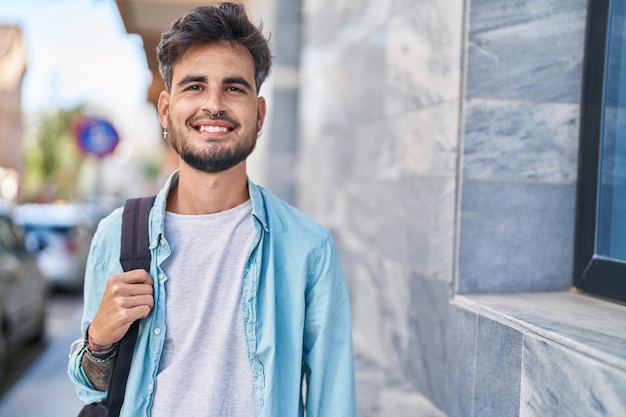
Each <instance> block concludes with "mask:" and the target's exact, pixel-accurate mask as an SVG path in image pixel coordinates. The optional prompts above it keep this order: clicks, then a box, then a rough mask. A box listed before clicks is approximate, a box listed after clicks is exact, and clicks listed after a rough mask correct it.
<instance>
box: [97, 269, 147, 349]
mask: <svg viewBox="0 0 626 417" xmlns="http://www.w3.org/2000/svg"><path fill="white" fill-rule="evenodd" d="M153 283H154V281H153V280H152V278H151V277H150V274H148V273H147V272H146V271H145V270H143V269H136V270H133V271H128V272H124V273H121V274H117V275H114V276H112V277H110V278H109V279H108V280H107V284H106V287H105V290H104V294H103V296H102V301H101V302H100V307H99V308H98V312H97V313H96V315H95V317H94V319H93V321H92V322H91V325H90V328H89V335H90V338H93V340H94V343H98V344H100V345H105V346H106V345H110V344H113V343H115V342H117V341H119V340H120V339H121V338H122V337H123V336H124V334H125V333H126V331H128V328H129V327H130V325H131V324H132V322H134V321H135V320H139V319H143V318H146V317H147V316H148V315H149V314H150V312H151V311H152V310H153V309H154V297H153Z"/></svg>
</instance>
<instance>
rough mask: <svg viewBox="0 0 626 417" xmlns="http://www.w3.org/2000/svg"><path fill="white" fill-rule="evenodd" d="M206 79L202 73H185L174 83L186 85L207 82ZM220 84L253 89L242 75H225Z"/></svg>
mask: <svg viewBox="0 0 626 417" xmlns="http://www.w3.org/2000/svg"><path fill="white" fill-rule="evenodd" d="M208 81H209V79H208V78H207V77H206V76H204V75H187V76H186V77H184V78H183V79H182V80H180V81H179V82H178V83H176V85H177V86H178V87H181V86H183V85H186V84H191V83H207V82H208ZM222 84H240V85H242V86H244V87H246V88H247V89H249V90H253V88H252V85H251V84H250V83H249V82H248V80H246V79H245V78H243V77H238V76H234V77H226V78H224V80H223V81H222Z"/></svg>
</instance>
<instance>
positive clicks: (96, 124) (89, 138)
mask: <svg viewBox="0 0 626 417" xmlns="http://www.w3.org/2000/svg"><path fill="white" fill-rule="evenodd" d="M74 135H75V136H76V141H77V142H78V147H79V148H80V150H81V151H82V152H83V153H87V154H92V155H96V156H97V157H98V158H102V157H104V156H106V155H109V154H111V153H112V152H113V151H114V150H115V147H116V146H117V144H118V143H119V141H120V138H119V135H118V134H117V131H116V130H115V128H114V127H113V125H112V124H111V123H110V122H109V121H107V120H105V119H102V118H99V117H91V116H83V117H81V118H80V119H79V120H78V122H77V123H76V125H75V126H74Z"/></svg>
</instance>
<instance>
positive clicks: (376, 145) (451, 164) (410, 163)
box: [343, 101, 459, 180]
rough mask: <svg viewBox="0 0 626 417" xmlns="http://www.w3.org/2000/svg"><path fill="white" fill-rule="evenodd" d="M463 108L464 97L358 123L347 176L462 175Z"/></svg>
mask: <svg viewBox="0 0 626 417" xmlns="http://www.w3.org/2000/svg"><path fill="white" fill-rule="evenodd" d="M458 112H459V102H458V101H456V102H447V103H443V104H440V105H435V106H431V107H428V108H424V109H420V110H414V111H411V112H407V113H404V114H399V115H395V116H394V117H392V118H389V119H384V120H377V121H373V122H371V123H364V124H360V125H358V126H356V127H355V128H354V134H353V135H352V137H351V138H349V139H348V140H350V141H351V151H350V152H349V155H347V157H346V160H345V165H343V166H344V168H345V169H346V171H347V172H346V176H347V177H350V178H359V179H387V180H391V179H400V178H411V177H420V176H428V177H444V178H454V177H456V170H457V166H456V165H457V158H458V155H457V146H458V139H457V136H458V117H455V116H458Z"/></svg>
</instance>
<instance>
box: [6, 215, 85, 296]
mask: <svg viewBox="0 0 626 417" xmlns="http://www.w3.org/2000/svg"><path fill="white" fill-rule="evenodd" d="M14 219H15V222H16V223H17V224H19V225H20V226H22V227H23V228H24V230H25V233H26V236H25V239H26V247H27V248H28V250H29V252H31V253H34V254H35V255H36V258H37V264H38V266H39V269H40V270H41V272H42V274H43V276H44V277H45V278H46V280H47V281H48V284H49V285H50V288H52V289H61V290H66V291H79V290H81V289H82V287H83V282H84V274H85V265H86V263H87V255H88V253H89V245H90V243H91V238H92V237H93V219H92V217H91V215H90V212H89V211H88V210H87V209H86V207H85V206H82V205H79V204H24V205H21V206H18V207H16V209H15V211H14Z"/></svg>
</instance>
